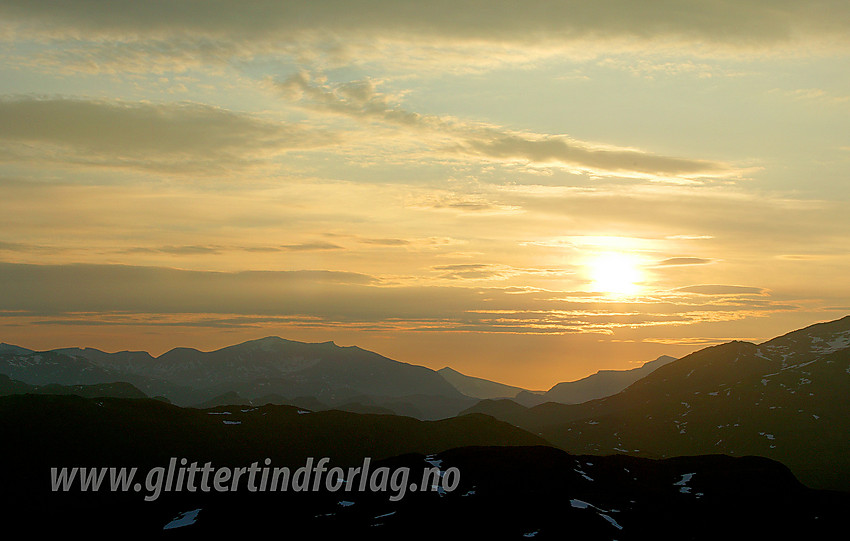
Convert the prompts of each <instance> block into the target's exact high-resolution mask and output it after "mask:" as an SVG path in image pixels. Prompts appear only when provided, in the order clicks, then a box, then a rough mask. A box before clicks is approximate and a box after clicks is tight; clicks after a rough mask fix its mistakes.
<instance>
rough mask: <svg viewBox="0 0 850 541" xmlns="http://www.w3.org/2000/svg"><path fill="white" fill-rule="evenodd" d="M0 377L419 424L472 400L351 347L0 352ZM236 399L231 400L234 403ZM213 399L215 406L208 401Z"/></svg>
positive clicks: (429, 376) (426, 372) (280, 344)
mask: <svg viewBox="0 0 850 541" xmlns="http://www.w3.org/2000/svg"><path fill="white" fill-rule="evenodd" d="M0 374H6V375H7V376H9V377H10V378H12V379H15V380H19V381H22V382H24V383H28V384H31V385H45V384H48V383H56V384H61V385H90V384H95V383H111V382H116V381H125V382H129V383H131V384H133V385H135V386H136V387H138V388H139V389H140V390H142V391H143V392H144V393H145V394H147V395H149V396H165V397H167V398H168V399H169V400H171V401H172V402H174V403H175V404H179V405H200V404H205V405H209V404H211V403H220V397H221V396H222V395H227V394H228V393H234V394H232V395H231V396H233V397H234V399H236V400H237V402H238V403H242V402H243V401H247V402H249V403H253V401H260V400H261V399H263V398H264V397H265V398H269V397H272V398H273V401H280V402H282V403H292V402H294V401H297V400H298V399H300V398H304V397H310V398H312V399H314V400H316V402H317V404H321V405H323V406H324V407H328V408H332V407H337V406H346V405H347V404H361V405H363V406H366V405H368V406H372V407H375V408H383V410H384V411H391V412H396V413H400V414H404V415H413V416H416V417H420V418H443V417H450V416H453V415H455V414H457V413H458V412H459V411H461V410H462V409H465V408H467V407H469V406H470V405H472V404H474V402H475V401H474V400H473V399H471V398H470V397H467V396H465V395H463V394H462V393H460V392H459V391H457V390H456V389H455V388H454V387H453V386H451V385H450V384H449V383H447V382H446V380H445V379H443V377H442V376H440V375H439V374H438V373H437V372H435V371H434V370H431V369H429V368H426V367H423V366H417V365H412V364H408V363H403V362H399V361H395V360H392V359H389V358H387V357H384V356H382V355H379V354H377V353H373V352H371V351H366V350H364V349H361V348H358V347H356V346H350V347H340V346H337V345H336V344H334V343H333V342H324V343H315V344H311V343H303V342H296V341H291V340H284V339H282V338H278V337H267V338H262V339H259V340H252V341H249V342H245V343H242V344H238V345H235V346H230V347H226V348H222V349H219V350H215V351H211V352H203V351H199V350H196V349H191V348H176V349H173V350H171V351H168V352H166V353H164V354H162V355H160V356H159V357H153V356H151V355H150V354H148V353H147V352H138V351H122V352H118V353H107V352H103V351H100V350H97V349H93V348H63V349H56V350H52V351H45V352H37V351H31V350H27V349H25V348H20V347H17V346H9V345H5V344H4V345H3V347H0ZM236 395H238V398H236ZM215 400H219V402H211V401H215Z"/></svg>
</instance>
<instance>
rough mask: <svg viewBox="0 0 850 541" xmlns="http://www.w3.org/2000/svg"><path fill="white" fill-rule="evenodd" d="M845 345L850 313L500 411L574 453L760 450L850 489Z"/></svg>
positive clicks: (849, 367) (849, 338)
mask: <svg viewBox="0 0 850 541" xmlns="http://www.w3.org/2000/svg"><path fill="white" fill-rule="evenodd" d="M848 346H850V317H847V318H843V319H841V320H837V321H833V322H829V323H823V324H818V325H813V326H811V327H807V328H805V329H801V330H798V331H795V332H792V333H789V334H787V335H784V336H782V337H779V338H775V339H773V340H770V341H768V342H765V343H763V344H761V345H756V344H751V343H747V342H730V343H727V344H723V345H719V346H714V347H710V348H706V349H703V350H700V351H698V352H696V353H693V354H691V355H688V356H686V357H683V358H682V359H679V360H678V361H675V362H672V363H670V364H667V365H665V366H662V367H661V368H658V369H657V370H655V371H654V372H653V373H652V374H650V375H649V376H647V377H645V378H643V379H641V380H639V381H637V382H636V383H634V384H632V385H631V386H629V387H628V388H627V389H625V390H624V391H622V392H621V393H618V394H616V395H613V396H610V397H607V398H603V399H599V400H593V401H590V402H586V403H583V404H576V405H560V404H551V403H550V404H543V405H540V406H536V407H534V408H530V409H527V410H524V411H523V410H520V411H512V412H511V416H510V417H507V416H505V417H501V418H504V419H505V420H509V422H512V423H513V424H516V425H518V426H522V427H524V428H526V429H528V430H530V431H533V432H535V433H540V434H541V435H542V436H543V437H544V438H546V439H547V440H548V441H550V442H552V443H554V444H556V445H558V446H559V447H562V448H564V449H567V450H570V451H572V452H579V453H597V454H607V453H630V454H636V455H641V456H652V457H665V456H677V455H692V454H707V453H723V454H729V455H733V456H742V455H759V456H765V457H769V458H773V459H776V460H779V461H780V462H783V463H784V464H787V465H788V466H789V467H790V468H791V469H792V471H794V473H795V474H796V475H797V476H798V477H799V478H800V479H801V480H802V481H803V482H804V483H806V484H808V485H810V486H814V487H823V488H834V489H839V490H850V418H848V415H847V413H848V412H850V393H848V391H850V348H848ZM479 410H480V411H482V412H486V411H487V405H482V408H478V407H474V408H471V409H470V410H466V411H467V412H473V411H479ZM491 410H492V408H491ZM497 418H498V416H497Z"/></svg>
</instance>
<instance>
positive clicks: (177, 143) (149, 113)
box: [0, 96, 334, 173]
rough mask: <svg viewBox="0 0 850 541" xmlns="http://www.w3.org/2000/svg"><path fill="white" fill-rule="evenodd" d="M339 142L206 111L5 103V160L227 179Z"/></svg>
mask: <svg viewBox="0 0 850 541" xmlns="http://www.w3.org/2000/svg"><path fill="white" fill-rule="evenodd" d="M332 141H334V138H333V137H332V136H331V135H330V134H328V133H323V132H320V131H317V130H310V129H306V128H303V127H300V126H296V125H286V124H281V123H276V122H271V121H267V120H262V119H259V118H257V117H254V116H250V115H247V114H242V113H235V112H232V111H227V110H225V109H221V108H217V107H212V106H209V105H203V104H194V103H167V104H152V103H145V102H123V101H109V100H83V99H70V98H35V97H27V96H24V97H11V98H10V97H6V98H4V99H0V142H2V143H3V145H4V147H5V149H6V150H7V154H6V156H5V160H6V161H21V162H25V161H48V162H60V163H61V162H65V163H72V164H82V165H96V166H109V167H117V168H133V169H142V170H163V169H167V170H168V171H170V172H179V171H181V170H182V171H188V172H193V173H197V172H201V171H208V172H216V171H218V172H221V171H223V170H228V169H234V168H244V167H247V166H249V165H251V164H256V163H260V162H262V161H265V160H268V159H270V158H271V157H273V156H275V155H277V154H280V153H283V152H286V151H289V150H294V149H306V148H314V147H317V146H322V145H327V144H329V143H330V142H332Z"/></svg>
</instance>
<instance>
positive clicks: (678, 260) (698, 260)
mask: <svg viewBox="0 0 850 541" xmlns="http://www.w3.org/2000/svg"><path fill="white" fill-rule="evenodd" d="M709 263H714V260H713V259H704V258H702V257H671V258H669V259H665V260H664V261H661V262H659V263H658V266H660V267H678V266H684V265H708V264H709Z"/></svg>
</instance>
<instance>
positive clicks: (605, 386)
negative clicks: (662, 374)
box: [524, 355, 676, 406]
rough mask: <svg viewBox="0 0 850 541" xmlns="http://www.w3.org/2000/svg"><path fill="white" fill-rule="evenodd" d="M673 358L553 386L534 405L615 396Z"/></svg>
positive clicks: (667, 357) (597, 373)
mask: <svg viewBox="0 0 850 541" xmlns="http://www.w3.org/2000/svg"><path fill="white" fill-rule="evenodd" d="M675 360H676V358H675V357H670V356H668V355H662V356H660V357H658V358H657V359H655V360H654V361H649V362H646V363H644V364H643V365H642V366H640V367H638V368H632V369H631V370H600V371H598V372H596V373H595V374H592V375H590V376H587V377H586V378H582V379H580V380H577V381H568V382H563V383H559V384H557V385H555V386H554V387H552V388H551V389H549V390H548V391H546V392H545V393H544V394H542V395H540V396H538V397H536V398H537V403H536V404H528V403H526V404H524V405H526V406H531V405H535V406H536V405H537V404H543V403H544V402H558V403H560V404H581V403H582V402H587V401H588V400H595V399H597V398H604V397H606V396H611V395H613V394H617V393H619V392H620V391H622V390H623V389H625V388H626V387H628V386H629V385H631V384H632V383H634V382H636V381H637V380H639V379H641V378H644V377H646V376H648V375H649V374H651V373H652V372H653V371H654V370H656V369H657V368H660V367H662V366H664V365H665V364H669V363H671V362H673V361H675Z"/></svg>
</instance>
